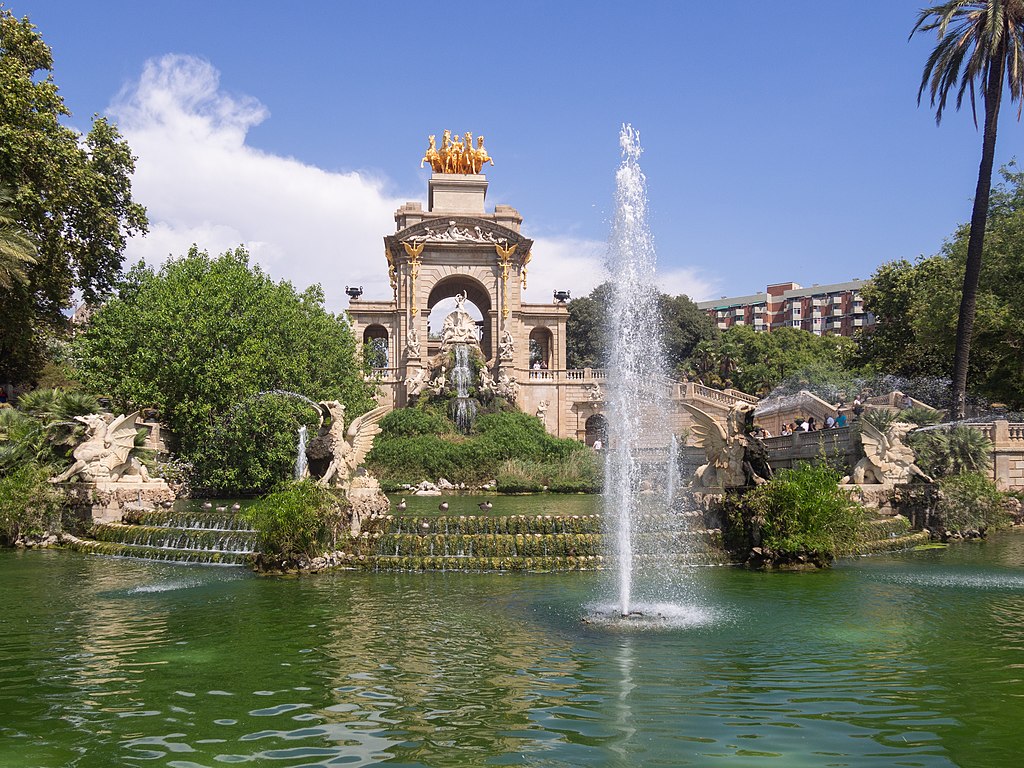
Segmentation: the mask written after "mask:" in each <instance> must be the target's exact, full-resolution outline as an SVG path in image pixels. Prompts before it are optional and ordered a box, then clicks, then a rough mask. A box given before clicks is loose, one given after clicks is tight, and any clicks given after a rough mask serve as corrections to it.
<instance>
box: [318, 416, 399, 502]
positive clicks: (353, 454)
mask: <svg viewBox="0 0 1024 768" xmlns="http://www.w3.org/2000/svg"><path fill="white" fill-rule="evenodd" d="M320 409H321V412H322V413H323V416H324V419H325V420H329V421H327V422H326V430H324V429H321V434H320V436H319V437H318V438H317V440H318V441H320V443H321V444H326V445H327V446H328V447H329V450H330V451H331V461H330V464H329V465H328V466H327V469H326V470H325V471H324V474H323V475H322V476H321V477H320V478H319V482H320V484H321V485H340V486H343V487H345V486H347V485H348V484H349V481H350V480H351V478H352V475H354V474H355V471H356V469H357V468H358V467H359V465H360V464H362V463H363V461H364V460H365V459H366V454H368V453H369V452H370V449H371V448H372V447H373V438H374V437H376V436H377V435H378V434H379V433H380V420H381V419H382V418H384V416H385V415H386V414H387V413H388V411H390V410H391V406H390V405H382V406H380V407H379V408H374V409H373V410H372V411H368V412H366V413H364V414H363V415H362V416H359V417H357V418H356V419H354V420H353V421H352V423H351V424H350V425H349V427H348V429H347V430H346V429H345V406H344V405H343V404H342V403H340V402H338V401H337V400H325V401H323V402H321V403H320ZM310 447H311V448H312V446H310Z"/></svg>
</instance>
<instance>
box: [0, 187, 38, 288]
mask: <svg viewBox="0 0 1024 768" xmlns="http://www.w3.org/2000/svg"><path fill="white" fill-rule="evenodd" d="M35 252H36V248H35V246H34V245H33V244H32V241H31V240H29V238H28V236H27V235H26V234H25V230H24V229H22V227H21V226H20V225H19V224H18V220H17V215H16V213H15V210H14V202H13V200H12V199H11V195H10V193H9V192H7V191H6V190H0V290H5V291H9V290H11V289H12V288H13V287H14V286H15V285H17V284H21V285H26V284H27V283H28V275H27V274H26V272H25V267H26V266H27V265H29V264H35V263H36V260H35V257H34V254H35Z"/></svg>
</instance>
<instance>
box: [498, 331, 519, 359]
mask: <svg viewBox="0 0 1024 768" xmlns="http://www.w3.org/2000/svg"><path fill="white" fill-rule="evenodd" d="M515 353H516V345H515V340H514V339H513V338H512V334H511V332H510V331H509V329H508V328H506V329H505V330H503V331H502V332H501V341H500V342H499V343H498V357H500V358H501V359H502V360H511V359H512V356H513V355H514V354H515Z"/></svg>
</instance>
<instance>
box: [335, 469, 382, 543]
mask: <svg viewBox="0 0 1024 768" xmlns="http://www.w3.org/2000/svg"><path fill="white" fill-rule="evenodd" d="M346 495H347V496H348V504H349V508H350V509H351V512H352V529H351V533H352V535H353V536H358V535H359V532H360V531H361V530H362V527H363V524H364V523H365V522H366V521H367V520H369V519H370V518H372V517H377V516H380V515H386V514H387V513H388V510H389V509H390V507H391V502H390V501H388V497H387V496H385V495H384V492H383V491H382V490H381V489H380V483H379V482H377V478H375V477H373V476H372V475H362V476H359V477H353V478H352V482H351V483H350V485H349V487H348V491H347V493H346Z"/></svg>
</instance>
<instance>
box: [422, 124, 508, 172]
mask: <svg viewBox="0 0 1024 768" xmlns="http://www.w3.org/2000/svg"><path fill="white" fill-rule="evenodd" d="M428 141H429V144H428V146H427V151H426V152H425V153H424V155H423V159H422V160H420V168H422V167H423V164H424V163H430V167H431V169H432V170H433V171H434V173H460V174H469V173H474V174H475V173H481V172H482V171H483V167H484V165H485V164H486V163H490V164H491V165H494V160H492V159H491V156H490V155H489V154H487V150H486V149H485V148H484V137H483V136H477V137H476V147H474V146H473V134H472V133H471V132H470V131H467V132H466V134H465V137H464V138H460V137H459V136H458V135H456V136H455V138H452V132H451V131H447V130H446V131H445V132H444V134H443V135H442V136H441V148H440V149H438V148H437V136H436V135H434V136H430V137H429V139H428Z"/></svg>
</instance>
